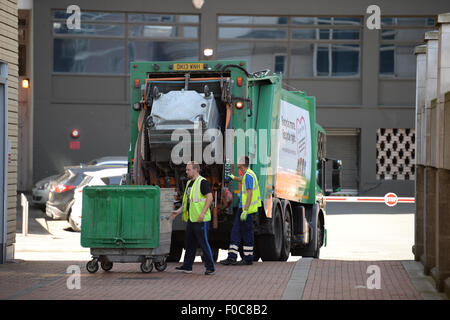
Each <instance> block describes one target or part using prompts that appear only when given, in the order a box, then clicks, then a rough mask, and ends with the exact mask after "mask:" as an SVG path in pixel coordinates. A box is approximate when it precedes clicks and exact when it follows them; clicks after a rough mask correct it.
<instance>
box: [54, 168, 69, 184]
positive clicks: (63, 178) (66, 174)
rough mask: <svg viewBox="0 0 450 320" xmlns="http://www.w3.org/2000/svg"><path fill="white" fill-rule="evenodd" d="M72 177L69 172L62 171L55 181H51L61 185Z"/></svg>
mask: <svg viewBox="0 0 450 320" xmlns="http://www.w3.org/2000/svg"><path fill="white" fill-rule="evenodd" d="M71 175H72V172H71V171H69V170H66V171H64V173H63V174H62V175H60V176H58V177H56V179H55V180H53V181H54V182H55V183H62V182H64V181H66V180H68V179H69V178H70V176H71Z"/></svg>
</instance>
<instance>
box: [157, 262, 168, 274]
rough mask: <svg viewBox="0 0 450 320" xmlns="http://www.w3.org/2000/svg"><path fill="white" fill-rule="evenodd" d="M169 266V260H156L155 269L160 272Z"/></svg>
mask: <svg viewBox="0 0 450 320" xmlns="http://www.w3.org/2000/svg"><path fill="white" fill-rule="evenodd" d="M166 268H167V262H166V261H164V262H155V269H156V270H158V271H159V272H163V271H164V270H166Z"/></svg>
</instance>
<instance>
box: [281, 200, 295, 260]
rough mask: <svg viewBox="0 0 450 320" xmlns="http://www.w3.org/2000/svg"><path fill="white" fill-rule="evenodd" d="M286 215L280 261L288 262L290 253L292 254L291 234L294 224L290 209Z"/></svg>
mask: <svg viewBox="0 0 450 320" xmlns="http://www.w3.org/2000/svg"><path fill="white" fill-rule="evenodd" d="M286 209H287V211H286V212H285V214H284V221H283V222H284V224H283V246H282V247H281V255H280V261H287V259H288V258H289V253H290V252H291V234H292V224H291V212H290V209H288V207H286Z"/></svg>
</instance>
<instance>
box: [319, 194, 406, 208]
mask: <svg viewBox="0 0 450 320" xmlns="http://www.w3.org/2000/svg"><path fill="white" fill-rule="evenodd" d="M325 200H326V201H327V202H366V203H382V202H384V203H385V204H386V205H388V206H390V207H393V206H395V205H397V203H415V198H414V197H401V198H399V197H397V195H396V194H395V193H392V192H390V193H387V194H386V195H385V196H384V197H341V196H328V197H325Z"/></svg>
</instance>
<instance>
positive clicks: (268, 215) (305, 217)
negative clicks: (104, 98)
mask: <svg viewBox="0 0 450 320" xmlns="http://www.w3.org/2000/svg"><path fill="white" fill-rule="evenodd" d="M130 84H131V86H130V97H131V114H130V120H131V134H130V137H131V141H130V148H129V151H128V159H129V162H128V174H127V177H126V184H130V185H149V186H158V187H160V188H162V189H164V188H168V189H172V190H174V193H173V194H174V199H173V206H174V209H176V208H178V207H179V206H180V205H182V203H181V199H182V196H183V193H184V190H185V186H186V183H187V182H188V178H187V177H186V173H185V167H186V163H187V162H189V161H191V160H195V161H196V162H198V163H199V164H200V167H201V171H200V174H201V175H202V176H203V177H205V178H206V179H207V180H208V181H209V183H210V185H211V188H212V194H213V198H214V200H213V203H212V206H211V212H212V221H211V225H210V230H209V236H208V238H209V240H210V245H211V247H212V249H213V253H214V255H215V258H217V255H218V252H219V249H228V245H229V239H230V232H231V228H232V225H233V221H234V219H233V216H234V215H235V214H236V211H237V208H238V204H239V190H240V183H239V182H237V181H232V180H229V179H227V174H228V173H232V174H234V175H235V176H237V175H239V170H238V167H237V161H238V159H239V157H240V156H243V155H246V156H248V157H249V159H250V168H251V169H252V170H253V171H254V172H255V174H256V176H257V178H258V183H259V188H260V193H261V200H262V206H261V207H260V208H259V211H258V212H257V213H256V215H257V217H255V219H254V223H255V225H254V227H255V228H254V236H255V250H254V257H255V259H259V258H261V259H262V260H263V261H286V260H287V259H288V257H289V254H291V255H296V256H304V257H314V258H319V254H320V248H321V247H322V246H323V245H324V244H325V245H326V227H325V226H326V225H325V222H326V203H325V202H326V200H325V196H326V195H327V194H328V193H330V192H335V191H338V190H340V176H341V162H340V161H339V160H336V159H328V158H327V157H326V152H325V150H326V133H325V131H324V129H323V128H322V127H321V126H320V125H319V124H318V123H317V122H316V99H315V97H313V96H308V95H307V94H306V93H305V92H302V91H288V90H285V89H284V88H283V85H282V75H280V74H270V71H269V70H262V71H258V72H253V73H250V72H249V71H248V70H247V63H246V61H239V60H220V61H194V62H192V61H187V62H186V61H150V62H149V61H146V62H131V64H130ZM330 185H331V187H330ZM124 187H126V186H124ZM185 227H186V223H185V222H184V221H183V220H182V219H181V215H179V216H178V217H177V218H175V220H174V221H173V225H172V235H171V244H170V255H169V258H168V259H169V261H179V259H180V257H181V254H182V250H183V245H184V230H185Z"/></svg>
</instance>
